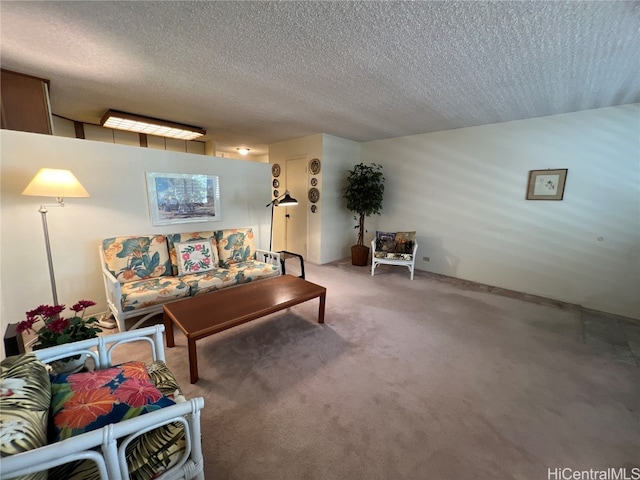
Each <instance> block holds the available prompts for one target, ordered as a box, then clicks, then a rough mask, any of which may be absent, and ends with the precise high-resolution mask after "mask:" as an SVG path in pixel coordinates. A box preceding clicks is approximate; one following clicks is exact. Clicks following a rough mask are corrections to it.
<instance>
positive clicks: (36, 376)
mask: <svg viewBox="0 0 640 480" xmlns="http://www.w3.org/2000/svg"><path fill="white" fill-rule="evenodd" d="M50 400H51V390H50V383H49V374H48V373H47V370H46V367H45V366H44V364H43V363H41V362H40V361H39V360H38V359H37V358H36V357H35V355H33V354H27V355H16V356H13V357H8V358H5V359H4V360H2V363H0V426H1V427H2V428H1V429H0V430H1V438H2V441H1V442H0V456H2V457H6V456H9V455H14V454H16V453H20V452H25V451H27V450H33V449H34V448H38V447H42V446H44V445H46V444H47V423H48V418H49V403H50ZM16 478H18V479H20V480H27V479H28V480H41V479H46V478H47V472H46V471H44V472H38V473H33V474H30V475H24V476H21V477H16Z"/></svg>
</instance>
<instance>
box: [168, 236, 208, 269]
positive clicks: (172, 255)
mask: <svg viewBox="0 0 640 480" xmlns="http://www.w3.org/2000/svg"><path fill="white" fill-rule="evenodd" d="M193 240H211V243H212V244H213V247H214V248H213V250H212V252H213V256H214V264H215V265H218V261H219V258H218V249H217V248H216V245H215V239H214V236H213V231H205V232H189V233H171V234H169V235H167V246H168V247H169V259H170V260H171V270H172V275H178V256H177V255H176V243H183V242H191V241H193Z"/></svg>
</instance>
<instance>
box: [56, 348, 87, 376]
mask: <svg viewBox="0 0 640 480" xmlns="http://www.w3.org/2000/svg"><path fill="white" fill-rule="evenodd" d="M86 361H87V354H86V353H81V354H79V355H74V356H72V357H67V358H61V359H60V360H55V361H53V362H51V363H50V364H49V365H51V372H52V373H76V372H79V371H80V370H82V368H83V367H84V363H85V362H86Z"/></svg>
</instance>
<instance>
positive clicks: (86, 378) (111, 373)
mask: <svg viewBox="0 0 640 480" xmlns="http://www.w3.org/2000/svg"><path fill="white" fill-rule="evenodd" d="M119 373H120V371H119V370H118V369H117V368H107V369H105V370H94V371H93V372H83V373H74V374H73V375H69V376H68V377H67V380H68V382H69V384H70V385H71V389H72V390H73V391H75V392H83V391H89V390H96V389H98V388H100V387H104V386H105V385H107V384H108V383H109V382H111V381H112V380H113V379H114V378H116V377H117V376H118V374H119Z"/></svg>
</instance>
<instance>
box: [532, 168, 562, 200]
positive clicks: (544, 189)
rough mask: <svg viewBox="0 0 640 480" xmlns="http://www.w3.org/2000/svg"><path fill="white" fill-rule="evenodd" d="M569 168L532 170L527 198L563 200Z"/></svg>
mask: <svg viewBox="0 0 640 480" xmlns="http://www.w3.org/2000/svg"><path fill="white" fill-rule="evenodd" d="M568 171H569V170H568V169H567V168H560V169H556V170H530V171H529V183H528V187H527V200H562V198H563V197H564V184H565V182H566V181H567V172H568Z"/></svg>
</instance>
